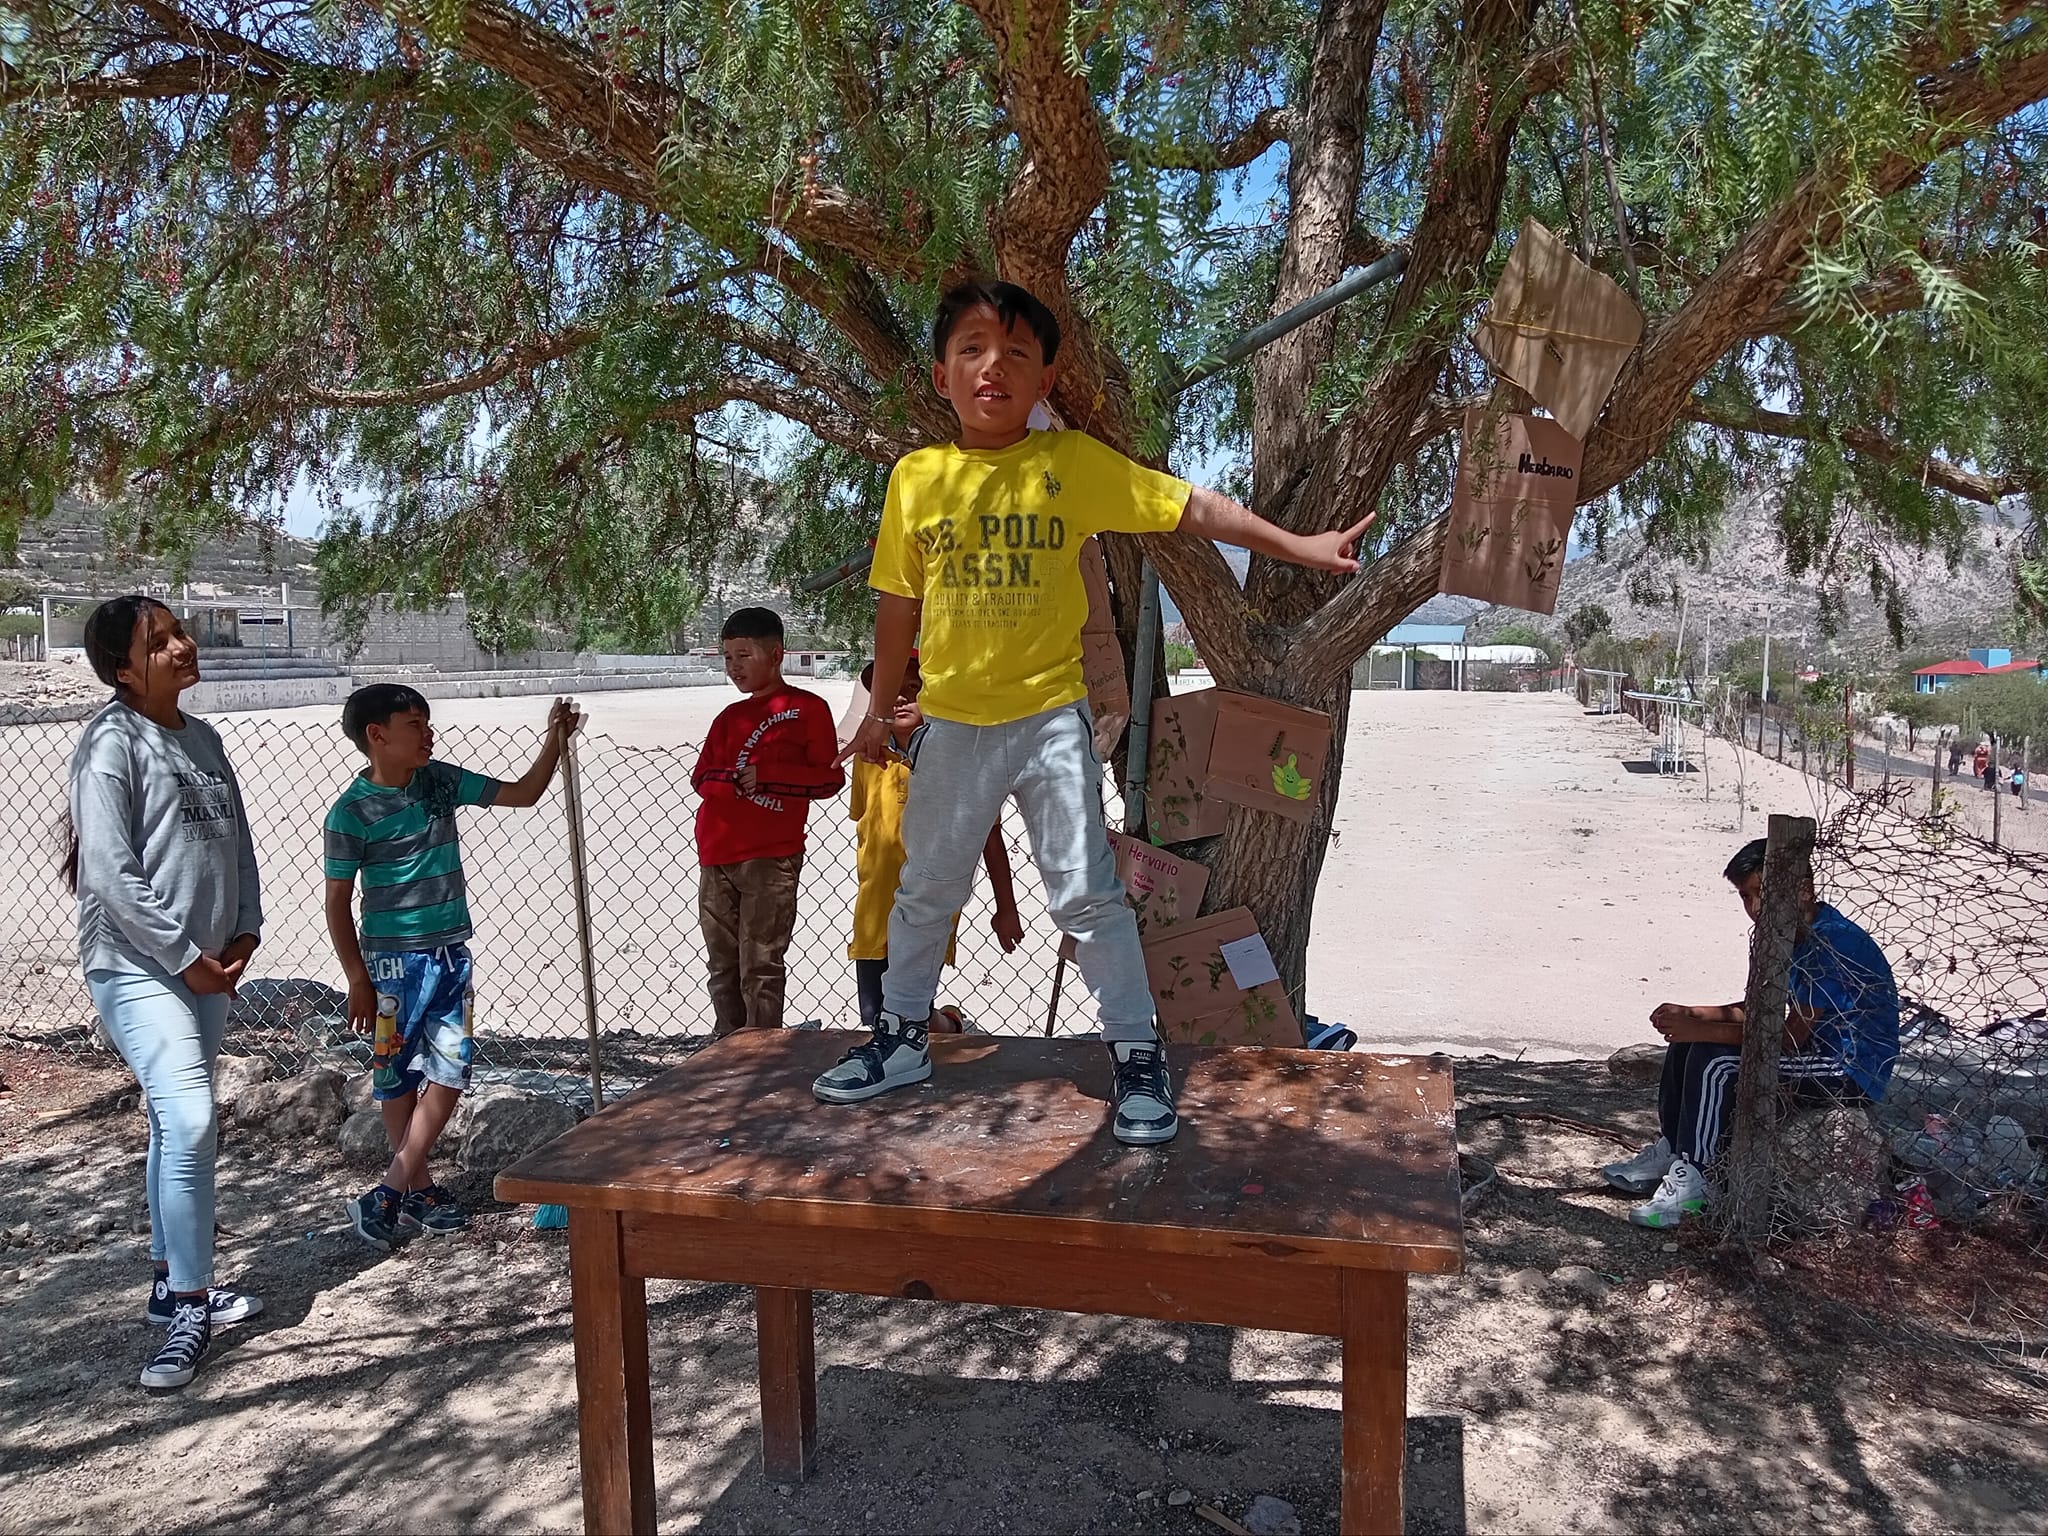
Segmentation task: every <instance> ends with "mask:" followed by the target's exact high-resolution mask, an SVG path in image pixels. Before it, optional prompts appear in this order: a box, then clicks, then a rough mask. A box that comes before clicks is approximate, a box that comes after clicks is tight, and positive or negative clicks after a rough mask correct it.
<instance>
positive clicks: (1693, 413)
mask: <svg viewBox="0 0 2048 1536" xmlns="http://www.w3.org/2000/svg"><path fill="white" fill-rule="evenodd" d="M1685 419H1686V420H1687V421H1696V422H1699V423H1700V424H1701V425H1702V426H1708V427H1719V428H1720V429H1722V430H1723V431H1726V432H1746V433H1754V434H1756V435H1758V436H1762V437H1776V438H1783V439H1786V440H1788V441H1792V442H1802V443H1810V442H1819V441H1827V440H1830V439H1831V440H1833V441H1835V442H1839V443H1840V444H1841V445H1842V446H1843V447H1844V448H1847V449H1848V450H1849V451H1850V452H1851V453H1854V454H1855V455H1856V456H1857V457H1858V458H1862V459H1868V460H1870V461H1871V462H1872V463H1874V464H1882V465H1884V466H1885V467H1886V468H1887V469H1893V470H1897V471H1898V472H1899V473H1900V474H1902V475H1908V476H1911V477H1912V478H1913V479H1915V480H1918V481H1919V482H1920V483H1921V484H1922V485H1924V486H1929V487H1932V488H1933V489H1935V490H1939V491H1947V492H1948V493H1949V494H1950V495H1951V496H1960V497H1962V498H1963V499H1964V500H1965V501H1974V502H1978V503H1981V504H1982V505H1984V506H1987V507H1995V506H1997V505H1998V502H1999V498H2000V497H2002V496H2011V495H2015V494H2016V493H2018V492H2019V491H2020V490H2021V489H2023V487H2022V486H2021V485H2020V484H2019V483H2018V482H2016V481H2014V480H2011V479H2009V478H2005V477H2000V476H1993V475H1983V474H1978V473H1977V472H1976V471H1975V470H1969V469H1965V468H1963V467H1962V466H1961V465H1960V464H1956V463H1952V462H1951V461H1949V460H1948V459H1944V458H1942V457H1941V456H1940V455H1938V454H1927V455H1924V456H1922V457H1918V458H1916V457H1914V456H1913V455H1912V454H1910V453H1908V452H1907V451H1906V450H1905V449H1903V448H1901V447H1899V445H1898V444H1896V443H1894V442H1892V441H1891V440H1890V439H1889V438H1887V437H1886V436H1885V435H1884V434H1883V433H1882V432H1879V431H1877V430H1876V429H1874V428H1871V427H1839V428H1837V427H1830V426H1829V425H1827V424H1826V423H1824V422H1815V421H1809V420H1807V419H1806V418H1805V417H1803V416H1793V415H1789V414H1787V413H1786V412H1784V411H1769V410H1765V409H1763V408H1762V407H1761V406H1749V407H1740V406H1724V405H1715V404H1710V403H1708V402H1706V401H1704V400H1695V401H1694V402H1693V404H1692V405H1691V406H1690V407H1689V408H1688V409H1687V411H1686V413H1685Z"/></svg>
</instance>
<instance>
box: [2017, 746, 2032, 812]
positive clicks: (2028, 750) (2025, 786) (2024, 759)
mask: <svg viewBox="0 0 2048 1536" xmlns="http://www.w3.org/2000/svg"><path fill="white" fill-rule="evenodd" d="M2033 757H2034V738H2033V737H2031V736H2022V737H2021V738H2020V793H2019V802H2020V814H2021V815H2022V816H2024V815H2025V814H2026V812H2027V802H2028V801H2029V800H2031V799H2032V798H2033V796H2034V776H2033V774H2032V773H2030V772H2028V769H2027V765H2028V764H2029V763H2031V762H2032V761H2033Z"/></svg>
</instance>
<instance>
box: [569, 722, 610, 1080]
mask: <svg viewBox="0 0 2048 1536" xmlns="http://www.w3.org/2000/svg"><path fill="white" fill-rule="evenodd" d="M562 799H563V801H564V803H565V809H566V810H567V812H568V820H569V884H570V887H571V889H573V890H574V891H575V893H576V953H577V956H578V958H579V959H581V961H582V962H583V1027H584V1029H585V1031H586V1032H587V1033H588V1034H589V1036H590V1112H591V1113H592V1114H596V1113H597V1112H598V1111H599V1110H601V1109H603V1108H604V1065H603V1063H602V1062H601V1061H600V1060H599V1059H598V1049H597V964H596V960H595V957H594V956H593V955H592V953H591V946H590V871H589V865H588V863H587V862H586V859H585V856H584V849H583V786H582V783H581V779H580V776H579V774H578V771H577V765H576V737H575V736H574V735H573V734H572V735H571V736H570V737H569V744H568V746H567V747H565V748H564V749H563V751H562Z"/></svg>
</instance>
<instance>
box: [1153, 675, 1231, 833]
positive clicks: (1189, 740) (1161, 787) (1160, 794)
mask: <svg viewBox="0 0 2048 1536" xmlns="http://www.w3.org/2000/svg"><path fill="white" fill-rule="evenodd" d="M1221 697H1222V695H1221V694H1220V693H1219V692H1218V691H1217V690H1216V689H1214V688H1200V689H1197V690H1195V691H1194V692H1193V693H1177V694H1173V695H1171V696H1169V697H1167V698H1163V699H1154V700H1153V701H1152V748H1151V751H1150V752H1149V753H1148V754H1147V757H1146V763H1145V823H1146V825H1147V826H1149V827H1150V828H1151V829H1152V835H1153V836H1154V837H1156V838H1158V839H1159V841H1161V842H1162V843H1184V842H1187V841H1189V840H1190V839H1192V838H1197V837H1214V836H1215V835H1216V834H1217V833H1219V832H1221V831H1222V830H1223V824H1224V822H1225V821H1226V820H1227V819H1228V818H1229V815H1230V807H1229V806H1228V805H1226V804H1225V803H1224V802H1223V801H1222V800H1221V799H1219V798H1218V797H1217V796H1215V795H1213V794H1211V793H1210V792H1209V749H1210V743H1211V742H1212V741H1214V740H1215V737H1216V701H1217V700H1218V699H1219V698H1221Z"/></svg>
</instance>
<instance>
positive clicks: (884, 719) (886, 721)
mask: <svg viewBox="0 0 2048 1536" xmlns="http://www.w3.org/2000/svg"><path fill="white" fill-rule="evenodd" d="M868 719H869V720H870V721H871V722H872V723H873V724H875V725H894V724H895V723H896V720H895V717H894V716H891V715H869V716H868Z"/></svg>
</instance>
